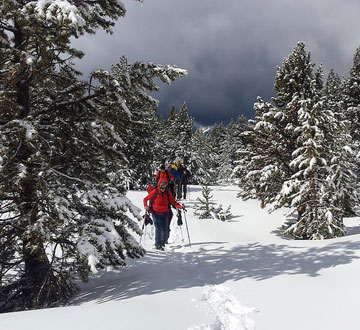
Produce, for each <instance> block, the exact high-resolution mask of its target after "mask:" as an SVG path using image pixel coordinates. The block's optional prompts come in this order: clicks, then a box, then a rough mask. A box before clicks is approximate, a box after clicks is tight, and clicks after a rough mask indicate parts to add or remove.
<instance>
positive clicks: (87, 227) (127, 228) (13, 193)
mask: <svg viewBox="0 0 360 330" xmlns="http://www.w3.org/2000/svg"><path fill="white" fill-rule="evenodd" d="M124 14H125V8H124V5H123V4H122V3H121V2H119V1H115V0H101V1H96V2H94V1H72V2H71V3H70V2H68V1H50V0H49V1H5V2H4V1H3V2H1V3H0V36H1V40H2V46H1V47H0V58H1V59H2V60H1V61H0V72H1V81H0V91H1V92H0V102H1V103H0V124H1V131H0V132H1V133H0V153H1V157H0V159H1V164H0V177H1V181H0V192H1V193H0V204H1V205H0V207H1V214H0V217H1V219H2V221H1V223H0V251H1V258H0V281H1V285H2V287H1V292H0V309H1V311H7V310H19V309H24V308H38V307H42V306H50V305H52V304H53V303H55V302H57V301H59V300H66V299H67V298H68V297H69V296H70V295H71V294H72V293H73V292H74V290H75V289H76V287H75V285H74V284H73V281H72V276H73V275H74V274H75V273H76V272H77V273H79V274H80V275H81V276H82V278H83V279H86V278H87V275H88V273H89V271H96V269H97V268H99V267H105V266H108V265H109V266H122V265H124V264H125V262H124V260H125V259H126V258H128V257H130V258H136V257H140V256H142V255H143V254H144V250H143V249H142V247H141V246H140V245H139V244H138V243H137V241H136V239H135V238H134V237H133V235H134V234H140V233H141V231H140V229H139V227H138V224H137V220H141V219H142V218H141V216H140V214H139V211H140V210H139V209H138V208H137V207H135V206H134V205H133V204H132V202H131V201H130V200H129V199H128V198H127V197H126V195H125V193H126V191H125V187H124V186H125V182H124V181H123V180H121V178H126V177H127V176H128V173H126V171H128V163H129V160H128V159H127V158H126V154H125V149H126V148H127V146H128V145H129V144H130V143H132V142H131V140H130V138H131V135H132V132H130V130H131V129H132V128H134V125H135V123H134V121H135V120H143V119H144V117H143V116H142V115H140V114H139V116H137V115H135V112H136V111H137V110H139V111H140V113H143V112H144V111H146V110H149V111H150V110H151V109H153V106H154V104H155V103H156V102H155V101H154V100H152V99H151V98H150V97H149V96H147V95H146V93H145V91H146V90H156V89H157V87H154V86H155V85H154V83H153V79H154V78H155V77H157V78H160V79H161V80H162V81H165V82H167V83H168V82H170V81H171V80H174V79H175V78H176V77H180V76H183V75H184V73H185V72H184V71H183V70H181V69H179V68H176V67H162V66H158V65H155V64H152V63H149V64H147V63H141V62H137V63H135V64H133V65H128V64H127V63H126V60H125V59H122V60H121V61H120V64H119V65H121V66H122V68H121V70H118V68H117V67H116V66H115V67H113V68H112V69H111V70H110V71H104V70H96V71H95V72H94V73H93V74H92V76H91V78H90V80H89V81H82V80H80V79H79V75H78V72H77V71H76V70H75V69H74V67H73V65H72V62H71V60H72V59H74V58H81V57H82V56H83V54H82V53H81V52H79V51H77V50H76V49H74V48H71V44H70V39H71V37H75V36H76V37H78V36H81V35H82V34H85V33H94V32H95V31H96V29H98V28H104V29H105V30H106V31H110V30H111V27H112V26H113V25H114V20H116V19H117V18H118V17H120V16H123V15H124ZM151 111H153V110H151ZM139 125H141V124H139ZM119 178H120V179H119Z"/></svg>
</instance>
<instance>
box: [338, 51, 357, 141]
mask: <svg viewBox="0 0 360 330" xmlns="http://www.w3.org/2000/svg"><path fill="white" fill-rule="evenodd" d="M342 94H343V96H342V99H343V109H344V113H345V116H346V119H347V120H349V122H350V123H351V127H350V133H351V136H352V138H353V140H354V142H356V144H357V146H359V144H360V47H359V48H357V49H356V52H355V55H354V59H353V66H352V67H351V69H350V76H349V77H348V78H346V79H344V81H343V84H342Z"/></svg>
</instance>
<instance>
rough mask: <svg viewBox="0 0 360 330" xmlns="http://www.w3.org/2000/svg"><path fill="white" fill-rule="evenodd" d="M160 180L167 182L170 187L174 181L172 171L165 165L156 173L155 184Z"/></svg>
mask: <svg viewBox="0 0 360 330" xmlns="http://www.w3.org/2000/svg"><path fill="white" fill-rule="evenodd" d="M160 179H165V180H167V182H168V184H169V185H170V182H173V181H174V178H173V176H172V175H171V174H170V171H169V170H168V169H166V168H165V164H161V165H160V169H159V170H158V171H157V172H156V175H155V182H159V181H160Z"/></svg>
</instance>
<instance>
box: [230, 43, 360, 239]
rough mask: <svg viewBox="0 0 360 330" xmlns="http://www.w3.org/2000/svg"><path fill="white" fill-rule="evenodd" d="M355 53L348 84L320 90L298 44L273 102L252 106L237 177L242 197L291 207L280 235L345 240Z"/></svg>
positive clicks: (354, 122)
mask: <svg viewBox="0 0 360 330" xmlns="http://www.w3.org/2000/svg"><path fill="white" fill-rule="evenodd" d="M359 86H360V49H358V50H357V51H356V54H355V56H354V64H353V67H352V68H351V71H350V77H348V78H344V79H343V80H341V79H340V78H339V77H338V75H337V74H335V73H334V71H333V70H331V71H330V73H329V74H328V77H327V79H326V81H325V83H324V80H323V70H322V66H321V65H320V66H319V67H318V68H317V69H316V70H315V65H314V64H313V63H312V62H311V58H310V53H308V52H307V51H306V49H305V44H304V43H303V42H299V43H298V44H297V45H296V47H295V48H294V50H293V52H292V53H291V54H290V55H289V56H288V57H286V58H285V59H284V60H283V63H282V66H281V67H279V68H278V70H277V74H276V77H275V84H274V89H275V97H273V99H272V102H265V101H263V100H262V99H261V98H260V97H259V98H258V101H257V102H256V103H255V105H254V111H255V119H254V120H249V130H247V131H246V132H244V133H243V136H244V137H245V138H246V148H245V149H241V150H239V159H238V166H237V168H236V170H235V176H236V177H237V178H238V179H239V186H240V187H241V192H240V194H239V195H240V196H241V197H242V198H245V199H247V198H258V199H260V200H261V202H262V205H263V206H264V205H265V204H269V205H270V211H271V210H274V209H277V208H280V207H283V206H285V207H289V208H290V211H289V213H288V216H289V221H288V223H287V226H286V229H285V233H286V234H289V235H291V236H293V237H295V238H300V239H323V238H333V237H338V236H341V235H344V223H343V218H344V217H346V216H353V215H354V214H355V211H356V207H357V205H358V203H359V194H358V188H359V159H358V154H359V138H360V135H359V125H360V122H359V120H358V119H359V113H360V112H359V106H360V89H359V88H360V87H359Z"/></svg>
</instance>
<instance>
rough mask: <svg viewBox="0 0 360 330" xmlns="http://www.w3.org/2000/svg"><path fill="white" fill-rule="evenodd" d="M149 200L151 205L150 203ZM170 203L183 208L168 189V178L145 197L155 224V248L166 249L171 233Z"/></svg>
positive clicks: (145, 204) (160, 181)
mask: <svg viewBox="0 0 360 330" xmlns="http://www.w3.org/2000/svg"><path fill="white" fill-rule="evenodd" d="M148 201H149V202H150V205H148ZM170 204H171V205H172V206H174V207H176V208H177V209H182V208H183V206H181V205H180V204H179V203H177V202H176V201H175V199H174V197H173V195H172V193H171V191H170V190H169V189H168V182H167V180H166V179H160V180H159V183H158V186H157V188H156V189H154V190H152V191H151V192H150V193H149V194H148V195H147V196H146V197H145V198H144V208H145V210H146V211H149V212H151V214H152V218H153V220H154V225H155V248H156V249H158V250H164V246H165V242H166V240H167V239H168V235H169V229H170V228H169V223H170V221H169V211H170Z"/></svg>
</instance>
